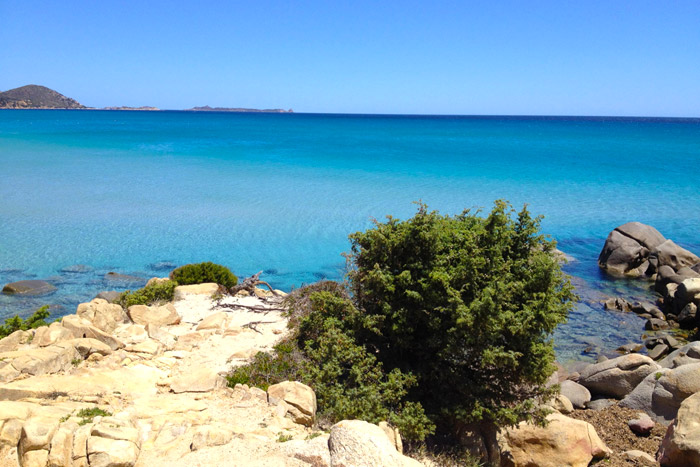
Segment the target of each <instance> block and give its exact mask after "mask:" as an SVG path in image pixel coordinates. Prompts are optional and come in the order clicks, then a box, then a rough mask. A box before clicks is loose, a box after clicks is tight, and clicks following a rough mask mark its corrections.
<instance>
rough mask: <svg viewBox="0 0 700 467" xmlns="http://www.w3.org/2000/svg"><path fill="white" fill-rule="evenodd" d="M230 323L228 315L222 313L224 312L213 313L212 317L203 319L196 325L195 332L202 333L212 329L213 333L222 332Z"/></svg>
mask: <svg viewBox="0 0 700 467" xmlns="http://www.w3.org/2000/svg"><path fill="white" fill-rule="evenodd" d="M230 321H231V315H230V314H229V313H226V312H224V311H220V312H218V313H214V314H213V315H209V316H207V317H206V318H204V319H203V320H202V321H201V322H200V323H199V324H198V325H197V331H202V330H206V329H213V330H215V331H223V330H224V329H225V328H226V327H228V324H229V322H230Z"/></svg>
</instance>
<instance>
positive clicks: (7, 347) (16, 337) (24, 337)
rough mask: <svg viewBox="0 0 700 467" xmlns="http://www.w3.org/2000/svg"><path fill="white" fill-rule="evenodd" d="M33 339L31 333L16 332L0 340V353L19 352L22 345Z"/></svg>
mask: <svg viewBox="0 0 700 467" xmlns="http://www.w3.org/2000/svg"><path fill="white" fill-rule="evenodd" d="M31 339H32V333H31V332H29V331H22V330H19V331H15V332H13V333H12V334H10V335H9V336H7V337H3V338H2V339H0V352H11V351H14V350H17V349H18V348H19V346H20V345H23V344H26V343H27V342H29V341H30V340H31Z"/></svg>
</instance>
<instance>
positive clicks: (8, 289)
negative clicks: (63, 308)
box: [2, 280, 56, 295]
mask: <svg viewBox="0 0 700 467" xmlns="http://www.w3.org/2000/svg"><path fill="white" fill-rule="evenodd" d="M55 291H56V287H54V286H53V285H51V284H49V283H48V282H46V281H39V280H28V281H18V282H12V283H10V284H7V285H5V287H3V288H2V293H4V294H8V295H47V294H50V293H53V292H55Z"/></svg>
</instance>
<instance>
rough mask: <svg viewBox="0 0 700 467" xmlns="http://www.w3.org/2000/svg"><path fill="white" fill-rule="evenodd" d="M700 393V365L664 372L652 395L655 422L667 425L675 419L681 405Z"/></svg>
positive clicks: (690, 364) (693, 364) (691, 364)
mask: <svg viewBox="0 0 700 467" xmlns="http://www.w3.org/2000/svg"><path fill="white" fill-rule="evenodd" d="M697 392H700V363H689V364H687V365H683V366H680V367H678V368H674V369H672V370H670V371H667V372H664V373H663V374H662V375H661V377H660V378H659V379H658V380H657V382H656V385H655V386H654V392H653V394H652V404H651V409H652V412H653V413H654V414H655V415H656V416H657V420H660V421H663V422H665V423H669V422H670V421H671V420H673V419H674V418H676V414H677V413H678V408H679V407H680V405H681V403H682V402H683V401H684V400H685V399H687V398H688V397H690V396H691V395H693V394H695V393H697Z"/></svg>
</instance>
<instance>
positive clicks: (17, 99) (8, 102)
mask: <svg viewBox="0 0 700 467" xmlns="http://www.w3.org/2000/svg"><path fill="white" fill-rule="evenodd" d="M0 109H43V110H45V109H56V110H73V109H75V110H126V111H160V110H161V109H159V108H157V107H152V106H141V107H130V106H114V107H102V108H96V107H87V106H85V105H82V104H81V103H79V102H78V101H76V100H75V99H72V98H70V97H66V96H64V95H63V94H61V93H59V92H56V91H54V90H53V89H50V88H47V87H46V86H39V85H36V84H29V85H27V86H21V87H19V88H14V89H10V90H9V91H5V92H0ZM184 110H185V111H189V112H242V113H245V112H252V113H293V110H292V109H289V110H284V109H247V108H240V107H233V108H232V107H210V106H208V105H205V106H203V107H192V108H191V109H184Z"/></svg>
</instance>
